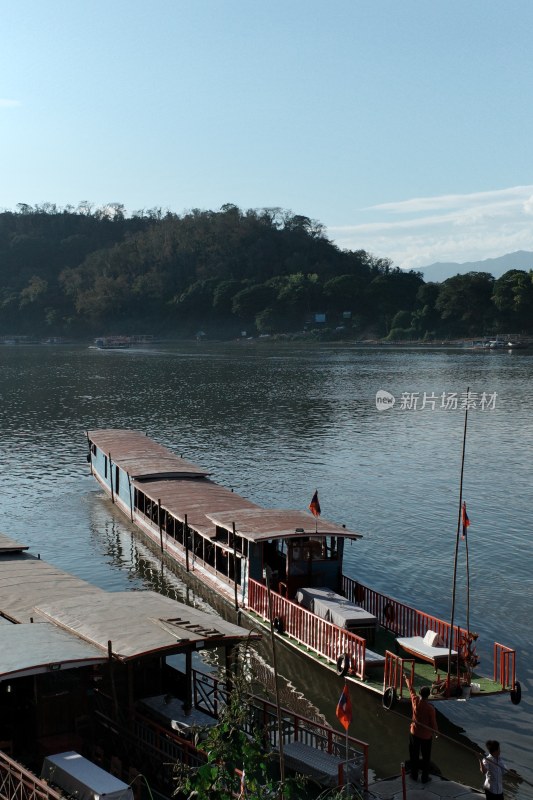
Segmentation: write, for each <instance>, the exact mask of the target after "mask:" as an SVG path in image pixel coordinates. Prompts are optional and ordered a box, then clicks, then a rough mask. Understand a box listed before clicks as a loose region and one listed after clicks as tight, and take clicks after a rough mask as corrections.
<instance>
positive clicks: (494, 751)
mask: <svg viewBox="0 0 533 800" xmlns="http://www.w3.org/2000/svg"><path fill="white" fill-rule="evenodd" d="M486 747H487V750H488V753H487V755H486V756H485V758H481V759H480V760H479V768H480V770H481V772H482V773H483V774H484V775H485V782H484V783H483V788H484V789H485V796H486V798H487V800H503V773H504V772H505V764H504V763H503V761H502V759H501V757H500V743H499V742H497V741H496V740H495V739H489V741H488V742H487V744H486Z"/></svg>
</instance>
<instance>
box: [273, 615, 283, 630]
mask: <svg viewBox="0 0 533 800" xmlns="http://www.w3.org/2000/svg"><path fill="white" fill-rule="evenodd" d="M273 624H274V630H275V631H276V633H280V634H281V633H284V632H285V627H284V625H283V620H282V619H281V617H274V623H273Z"/></svg>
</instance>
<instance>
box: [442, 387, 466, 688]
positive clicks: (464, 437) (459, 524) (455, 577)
mask: <svg viewBox="0 0 533 800" xmlns="http://www.w3.org/2000/svg"><path fill="white" fill-rule="evenodd" d="M469 395H470V386H468V387H467V390H466V405H465V421H464V428H463V450H462V454H461V478H460V481H459V511H458V514H457V533H456V537H455V557H454V561H453V587H452V614H451V620H450V635H449V637H448V673H447V676H446V686H447V694H449V693H450V674H451V668H452V649H453V623H454V617H455V592H456V588H457V556H458V553H459V535H460V532H461V520H462V513H463V476H464V469H465V450H466V427H467V423H468V398H469ZM468 595H469V592H468ZM459 649H460V648H459V642H457V679H458V680H459ZM458 685H459V684H458Z"/></svg>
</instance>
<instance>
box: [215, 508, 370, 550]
mask: <svg viewBox="0 0 533 800" xmlns="http://www.w3.org/2000/svg"><path fill="white" fill-rule="evenodd" d="M207 516H208V518H209V519H210V520H211V521H212V522H214V524H215V525H218V526H219V527H221V528H225V529H226V530H228V531H231V530H232V529H233V525H234V524H235V532H236V533H238V535H239V536H242V538H243V539H248V540H249V541H252V542H264V541H267V540H269V539H300V538H302V537H315V538H316V537H317V536H319V537H324V536H343V537H345V538H347V539H361V538H362V534H360V533H354V532H353V531H348V530H346V528H345V527H344V526H342V525H336V524H335V523H334V522H328V521H327V520H322V519H317V518H316V517H313V516H312V515H311V514H307V513H306V512H304V511H292V510H290V509H289V510H285V511H283V510H267V509H264V508H257V507H256V508H244V509H237V510H233V511H216V512H213V513H212V514H208V515H207Z"/></svg>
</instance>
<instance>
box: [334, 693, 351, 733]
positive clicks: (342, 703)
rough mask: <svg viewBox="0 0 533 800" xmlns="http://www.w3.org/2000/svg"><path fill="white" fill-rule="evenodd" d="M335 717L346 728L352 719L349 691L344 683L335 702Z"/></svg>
mask: <svg viewBox="0 0 533 800" xmlns="http://www.w3.org/2000/svg"><path fill="white" fill-rule="evenodd" d="M336 714H337V718H338V720H339V722H340V724H341V725H342V726H343V727H344V728H345V729H346V730H348V727H349V725H350V722H351V721H352V701H351V700H350V692H349V691H348V684H347V683H345V684H344V689H343V690H342V694H341V696H340V699H339V702H338V703H337V711H336Z"/></svg>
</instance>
